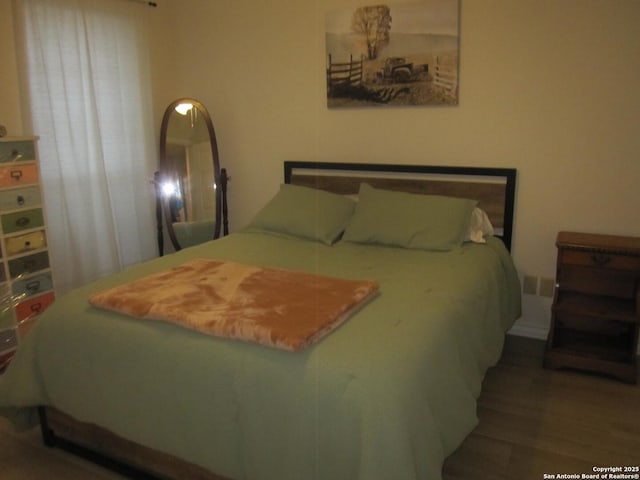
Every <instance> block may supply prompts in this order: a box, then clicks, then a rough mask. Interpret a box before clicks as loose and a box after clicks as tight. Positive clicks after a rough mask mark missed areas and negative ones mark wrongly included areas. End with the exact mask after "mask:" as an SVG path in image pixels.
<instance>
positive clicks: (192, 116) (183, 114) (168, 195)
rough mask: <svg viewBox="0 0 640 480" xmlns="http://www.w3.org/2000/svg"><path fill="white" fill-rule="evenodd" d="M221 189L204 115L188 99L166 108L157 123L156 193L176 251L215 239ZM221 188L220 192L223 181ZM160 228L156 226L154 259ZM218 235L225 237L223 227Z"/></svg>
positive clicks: (215, 149) (214, 149) (211, 135)
mask: <svg viewBox="0 0 640 480" xmlns="http://www.w3.org/2000/svg"><path fill="white" fill-rule="evenodd" d="M222 183H223V178H222V175H221V171H220V163H219V159H218V147H217V142H216V137H215V132H214V129H213V123H212V121H211V117H210V116H209V113H208V112H207V109H206V108H205V107H204V106H203V105H202V104H201V103H200V102H198V101H197V100H195V99H191V98H182V99H179V100H176V101H174V102H172V103H171V104H170V105H169V106H168V107H167V110H166V111H165V114H164V117H163V119H162V127H161V131H160V175H159V179H158V182H157V183H156V186H157V187H156V188H157V195H158V204H159V205H161V207H162V210H163V211H164V218H165V221H166V224H167V232H168V234H169V238H170V239H171V242H172V244H173V246H174V248H175V249H176V250H180V249H182V248H185V247H189V246H192V245H196V244H199V243H202V242H206V241H208V240H211V239H215V238H218V237H219V236H220V231H221V227H222V225H221V223H222V222H221V219H222V209H223V199H222V191H223V188H222ZM224 183H225V185H224V186H225V189H226V178H225V179H224ZM225 201H226V200H225ZM224 207H225V210H226V206H224ZM225 223H226V222H225ZM161 228H162V227H161V224H159V233H158V247H159V250H160V255H162V253H163V252H162V250H163V248H162V245H161V243H160V241H161V239H160V235H161ZM224 229H225V233H226V231H227V227H226V226H225V228H224Z"/></svg>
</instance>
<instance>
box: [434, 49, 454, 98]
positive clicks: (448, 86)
mask: <svg viewBox="0 0 640 480" xmlns="http://www.w3.org/2000/svg"><path fill="white" fill-rule="evenodd" d="M432 75H433V84H434V85H435V86H436V87H438V88H440V89H441V90H442V91H444V93H446V94H447V95H449V96H451V97H454V98H455V97H457V96H458V67H457V65H451V64H447V63H444V62H443V61H442V59H440V57H436V64H435V66H434V68H433V72H432Z"/></svg>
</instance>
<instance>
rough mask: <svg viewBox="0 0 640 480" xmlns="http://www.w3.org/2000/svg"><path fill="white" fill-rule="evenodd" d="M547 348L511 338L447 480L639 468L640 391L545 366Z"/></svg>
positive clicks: (509, 479) (510, 479)
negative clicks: (471, 430) (605, 468)
mask: <svg viewBox="0 0 640 480" xmlns="http://www.w3.org/2000/svg"><path fill="white" fill-rule="evenodd" d="M543 350H544V342H542V341H540V340H533V339H525V338H522V337H512V336H508V337H507V342H506V345H505V352H504V354H503V357H502V359H501V360H500V362H499V364H498V365H497V366H496V367H494V368H492V369H491V370H490V371H489V372H488V374H487V377H486V379H485V382H484V384H483V389H482V394H481V396H480V398H479V400H478V416H479V418H480V423H479V425H478V427H477V428H476V429H475V430H474V432H473V433H472V434H471V435H470V436H469V437H468V438H467V439H466V440H465V441H464V443H463V444H462V445H461V447H460V448H459V449H458V450H457V451H456V452H455V453H454V454H453V455H452V456H450V457H449V458H448V459H447V462H446V463H445V468H444V475H443V478H444V480H462V479H464V480H471V479H473V480H541V479H543V478H544V474H545V473H547V474H559V473H560V474H579V475H580V476H581V475H582V474H593V473H594V471H593V467H597V466H620V467H624V466H638V465H640V386H637V385H628V384H624V383H621V382H619V381H617V380H614V379H610V378H607V377H602V376H597V375H590V374H585V373H578V372H573V371H565V370H559V371H550V370H545V369H543V368H542V367H541V365H542V356H543Z"/></svg>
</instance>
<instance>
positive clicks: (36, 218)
mask: <svg viewBox="0 0 640 480" xmlns="http://www.w3.org/2000/svg"><path fill="white" fill-rule="evenodd" d="M0 223H2V231H3V233H4V234H5V235H8V234H11V233H16V232H21V231H23V230H30V229H32V228H39V227H43V226H44V214H43V212H42V209H41V208H33V209H31V210H20V211H18V212H12V213H5V214H4V215H2V217H0Z"/></svg>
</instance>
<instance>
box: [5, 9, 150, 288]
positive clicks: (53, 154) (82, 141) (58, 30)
mask: <svg viewBox="0 0 640 480" xmlns="http://www.w3.org/2000/svg"><path fill="white" fill-rule="evenodd" d="M15 5H16V12H17V19H18V21H17V22H16V23H18V24H19V26H20V27H22V28H21V29H19V30H18V31H21V35H19V36H20V37H22V38H20V39H18V44H19V45H22V47H23V49H24V51H23V52H22V54H23V55H24V60H25V64H24V66H23V70H24V72H23V76H24V80H25V82H26V84H27V87H28V88H27V92H24V93H26V94H27V97H28V100H27V103H28V105H29V109H30V114H31V115H30V117H31V121H32V125H31V126H30V127H31V129H32V130H33V133H34V134H35V135H39V136H40V142H39V153H40V161H41V177H42V182H43V188H44V197H45V210H46V215H47V222H48V234H49V236H48V243H49V250H50V257H51V262H52V266H53V274H54V280H55V283H56V290H57V291H58V293H63V292H65V291H67V290H69V289H71V288H73V287H76V286H78V285H81V284H84V283H86V282H88V281H90V280H93V279H95V278H98V277H100V276H103V275H106V274H109V273H113V272H116V271H118V270H121V269H122V268H123V267H125V266H127V265H131V264H134V263H137V262H140V261H142V260H146V259H148V258H150V257H153V256H155V255H156V246H155V241H154V239H155V230H154V224H153V219H154V214H153V189H152V185H151V183H150V181H151V179H152V176H153V171H154V170H155V168H156V164H157V161H156V150H155V147H154V144H155V140H154V138H155V137H154V135H153V115H152V110H151V98H150V93H149V91H150V79H149V66H148V61H147V52H148V50H147V43H146V35H145V28H144V25H143V24H141V23H140V17H141V15H144V14H145V13H147V12H145V11H144V10H143V9H144V8H145V7H143V6H141V5H139V4H136V3H133V2H125V1H122V0H95V1H93V0H17V1H16V4H15ZM22 29H23V30H22Z"/></svg>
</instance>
